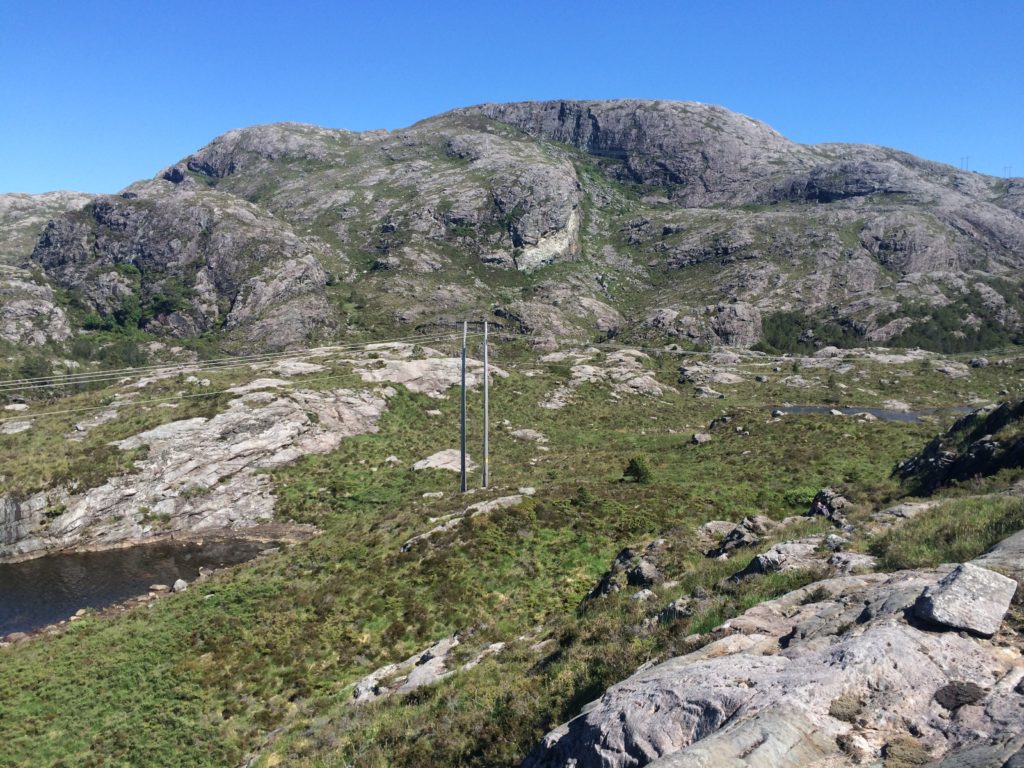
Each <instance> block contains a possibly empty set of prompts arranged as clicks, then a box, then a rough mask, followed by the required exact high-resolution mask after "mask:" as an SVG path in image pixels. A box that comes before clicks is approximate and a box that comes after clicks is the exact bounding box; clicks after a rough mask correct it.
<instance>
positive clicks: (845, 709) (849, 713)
mask: <svg viewBox="0 0 1024 768" xmlns="http://www.w3.org/2000/svg"><path fill="white" fill-rule="evenodd" d="M863 709H864V704H863V703H862V702H861V701H860V699H858V698H857V697H856V696H854V695H853V694H852V693H844V694H843V695H842V696H840V697H839V698H838V699H835V700H833V702H832V703H831V704H830V705H829V708H828V713H829V715H831V716H832V717H834V718H835V719H836V720H842V721H843V722H844V723H852V722H854V721H855V720H856V719H857V715H859V714H860V713H861V711H862V710H863Z"/></svg>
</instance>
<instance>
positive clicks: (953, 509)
mask: <svg viewBox="0 0 1024 768" xmlns="http://www.w3.org/2000/svg"><path fill="white" fill-rule="evenodd" d="M1021 528H1024V500H1022V499H1019V498H1008V497H1002V496H990V497H974V498H967V499H956V500H954V501H950V502H947V503H944V504H942V505H940V506H938V507H934V508H932V509H930V510H928V511H927V512H924V513H922V514H921V515H919V516H918V517H915V518H914V519H913V520H910V521H909V522H907V523H905V524H904V525H902V526H900V527H899V528H895V529H892V530H890V531H889V532H887V533H886V534H884V535H882V536H881V537H879V538H878V539H876V540H875V541H873V542H871V545H870V547H869V549H870V551H871V553H872V554H874V555H875V556H876V557H878V558H879V565H880V567H881V568H882V569H884V570H900V569H904V568H924V567H929V566H934V565H939V564H940V563H962V562H964V561H966V560H971V559H972V558H975V557H977V556H978V555H980V554H982V553H983V552H985V551H986V550H987V549H989V547H991V546H993V545H994V544H996V543H998V542H999V541H1001V540H1002V539H1004V538H1006V537H1007V536H1009V535H1010V534H1012V533H1015V532H1016V531H1018V530H1020V529H1021Z"/></svg>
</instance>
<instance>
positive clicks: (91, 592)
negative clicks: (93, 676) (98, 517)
mask: <svg viewBox="0 0 1024 768" xmlns="http://www.w3.org/2000/svg"><path fill="white" fill-rule="evenodd" d="M268 546H270V545H268V544H265V543H259V542H252V541H242V540H223V541H208V542H204V543H202V544H198V543H187V544H185V543H175V542H163V543H159V544H142V545H139V546H136V547H130V548H128V549H114V550H110V551H107V552H80V553H74V554H57V555H47V556H46V557H40V558H37V559H35V560H27V561H25V562H23V563H0V637H2V636H4V635H6V634H9V633H11V632H28V631H31V630H33V629H37V628H38V627H42V626H45V625H47V624H52V623H54V622H56V621H60V620H61V619H66V618H68V617H69V616H71V615H73V614H74V613H75V612H76V611H77V610H78V609H79V608H104V607H106V606H108V605H112V604H113V603H117V602H120V601H121V600H126V599H128V598H130V597H134V596H135V595H141V594H144V593H145V592H147V591H148V589H149V585H150V584H166V585H168V586H170V585H172V584H174V582H175V581H176V580H177V579H185V580H186V581H188V582H190V583H191V581H192V580H193V579H195V578H196V576H198V575H199V569H200V568H201V567H204V566H205V567H207V568H218V567H221V566H225V565H234V564H236V563H241V562H245V561H246V560H250V559H252V558H253V557H255V556H256V555H258V554H259V553H260V551H261V550H263V549H266V548H267V547H268Z"/></svg>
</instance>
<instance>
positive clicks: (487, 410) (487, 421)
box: [483, 320, 491, 488]
mask: <svg viewBox="0 0 1024 768" xmlns="http://www.w3.org/2000/svg"><path fill="white" fill-rule="evenodd" d="M490 378H491V376H490V366H489V365H488V362H487V321H486V320H484V464H483V467H484V483H483V487H484V488H486V487H487V485H488V483H489V482H490V474H491V473H490V464H489V460H490V448H491V446H490V443H489V433H490V426H491V401H490V393H489V390H488V383H489V379H490Z"/></svg>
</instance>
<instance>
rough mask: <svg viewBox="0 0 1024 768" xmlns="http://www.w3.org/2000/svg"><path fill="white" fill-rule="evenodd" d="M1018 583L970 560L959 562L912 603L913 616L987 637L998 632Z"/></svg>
mask: <svg viewBox="0 0 1024 768" xmlns="http://www.w3.org/2000/svg"><path fill="white" fill-rule="evenodd" d="M1016 590H1017V582H1016V581H1014V580H1013V579H1010V578H1007V577H1006V576H1003V575H1002V574H1000V573H996V572H995V571H990V570H988V569H987V568H981V567H979V566H977V565H972V564H971V563H963V564H962V565H958V566H957V567H956V568H955V569H954V570H953V571H952V572H951V573H950V574H949V575H948V576H946V577H945V578H943V579H942V581H940V582H939V583H938V584H936V585H935V586H934V587H929V588H928V589H926V590H925V591H924V593H923V594H922V595H921V597H920V598H919V599H918V601H917V602H916V603H915V604H914V615H916V616H917V617H918V618H921V619H924V620H925V621H929V622H932V623H935V624H941V625H943V626H946V627H950V628H952V629H966V630H967V631H968V632H973V633H975V634H977V635H983V636H987V637H990V636H992V635H994V634H995V633H996V632H998V631H999V626H1000V625H1001V624H1002V622H1003V617H1004V616H1005V615H1006V612H1007V611H1008V610H1009V608H1010V600H1012V599H1013V593H1014V592H1016Z"/></svg>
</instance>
